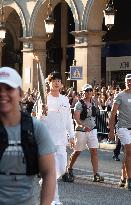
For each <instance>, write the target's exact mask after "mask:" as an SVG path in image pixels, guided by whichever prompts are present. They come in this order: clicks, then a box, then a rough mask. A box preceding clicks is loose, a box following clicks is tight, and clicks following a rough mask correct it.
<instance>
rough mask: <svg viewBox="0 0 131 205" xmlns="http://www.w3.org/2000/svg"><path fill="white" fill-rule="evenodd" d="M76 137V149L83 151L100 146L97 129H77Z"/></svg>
mask: <svg viewBox="0 0 131 205" xmlns="http://www.w3.org/2000/svg"><path fill="white" fill-rule="evenodd" d="M75 136H76V138H75V147H74V150H75V151H83V150H85V149H87V148H98V147H99V143H98V138H97V129H93V130H91V131H90V132H81V131H76V135H75Z"/></svg>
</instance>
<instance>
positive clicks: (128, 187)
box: [127, 178, 131, 191]
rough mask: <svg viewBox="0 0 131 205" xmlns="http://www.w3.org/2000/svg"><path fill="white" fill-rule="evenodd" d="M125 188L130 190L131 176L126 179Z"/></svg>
mask: <svg viewBox="0 0 131 205" xmlns="http://www.w3.org/2000/svg"><path fill="white" fill-rule="evenodd" d="M127 189H128V190H129V191H131V178H129V179H128V180H127Z"/></svg>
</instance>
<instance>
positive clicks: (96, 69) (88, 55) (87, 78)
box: [72, 31, 103, 91]
mask: <svg viewBox="0 0 131 205" xmlns="http://www.w3.org/2000/svg"><path fill="white" fill-rule="evenodd" d="M72 34H73V35H74V36H75V59H76V61H77V65H78V66H82V67H83V79H82V80H78V81H77V88H78V91H80V90H81V87H82V86H83V85H84V84H86V83H90V84H92V85H94V82H95V84H98V83H100V82H101V46H102V42H101V37H102V35H103V33H102V32H101V31H78V32H77V31H74V32H72Z"/></svg>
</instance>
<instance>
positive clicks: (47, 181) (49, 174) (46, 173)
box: [39, 153, 56, 205]
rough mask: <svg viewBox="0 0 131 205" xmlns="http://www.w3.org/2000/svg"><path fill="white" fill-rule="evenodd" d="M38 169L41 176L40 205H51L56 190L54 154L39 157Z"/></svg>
mask: <svg viewBox="0 0 131 205" xmlns="http://www.w3.org/2000/svg"><path fill="white" fill-rule="evenodd" d="M39 168H40V174H41V176H42V179H43V180H42V188H41V197H40V205H51V202H52V201H53V198H54V195H55V188H56V168H55V159H54V154H52V153H51V154H47V155H43V156H40V157H39Z"/></svg>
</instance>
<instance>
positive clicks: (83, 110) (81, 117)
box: [80, 99, 97, 120]
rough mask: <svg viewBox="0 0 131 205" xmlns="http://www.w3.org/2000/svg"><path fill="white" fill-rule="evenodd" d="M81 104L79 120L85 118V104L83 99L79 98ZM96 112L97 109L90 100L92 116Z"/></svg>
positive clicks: (94, 115)
mask: <svg viewBox="0 0 131 205" xmlns="http://www.w3.org/2000/svg"><path fill="white" fill-rule="evenodd" d="M80 102H81V104H82V112H81V113H80V120H85V119H86V118H87V105H86V103H85V102H84V100H82V99H81V100H80ZM96 114H97V109H96V107H95V105H94V103H93V102H92V117H96Z"/></svg>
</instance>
